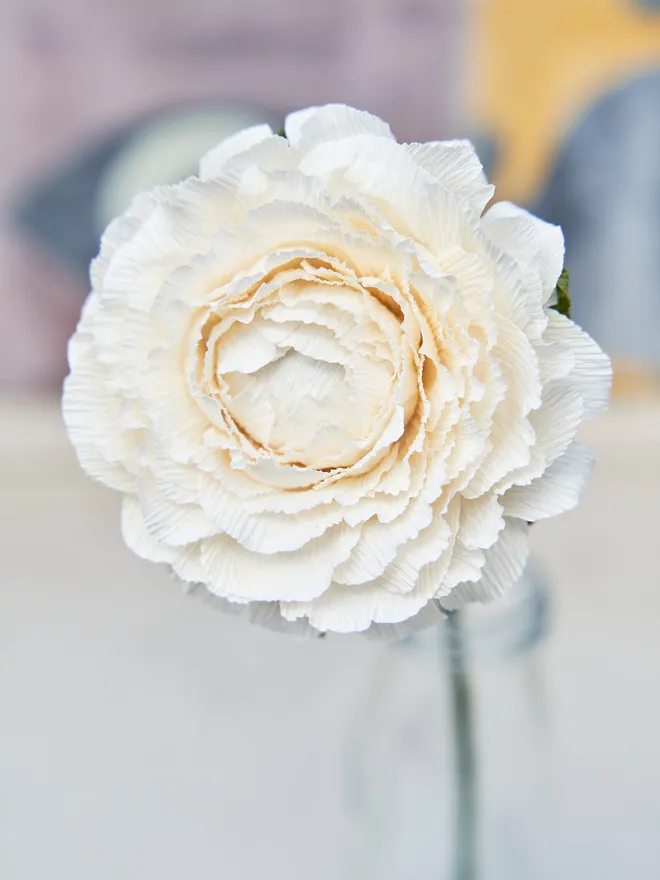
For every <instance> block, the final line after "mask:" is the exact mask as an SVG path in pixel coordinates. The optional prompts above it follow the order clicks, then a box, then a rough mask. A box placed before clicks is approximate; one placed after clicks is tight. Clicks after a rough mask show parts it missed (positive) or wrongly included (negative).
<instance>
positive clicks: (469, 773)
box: [445, 611, 477, 880]
mask: <svg viewBox="0 0 660 880" xmlns="http://www.w3.org/2000/svg"><path fill="white" fill-rule="evenodd" d="M445 613H446V614H447V620H446V622H445V626H446V628H447V642H448V645H447V647H448V654H449V676H450V681H449V688H450V700H451V713H452V722H453V732H454V759H455V762H456V768H455V769H456V773H455V812H454V821H455V827H454V852H453V870H452V874H451V877H452V878H453V880H477V766H476V743H475V729H474V714H473V703H472V695H471V687H470V679H469V674H468V669H467V663H466V650H465V633H464V629H463V620H462V614H461V613H460V612H457V611H447V612H445Z"/></svg>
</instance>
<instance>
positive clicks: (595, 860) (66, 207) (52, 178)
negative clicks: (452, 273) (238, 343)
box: [0, 0, 660, 880]
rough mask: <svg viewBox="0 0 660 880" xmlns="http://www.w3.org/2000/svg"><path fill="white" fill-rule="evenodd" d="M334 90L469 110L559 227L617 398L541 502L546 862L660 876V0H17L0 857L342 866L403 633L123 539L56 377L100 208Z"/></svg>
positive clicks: (413, 118)
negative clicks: (142, 552) (245, 606)
mask: <svg viewBox="0 0 660 880" xmlns="http://www.w3.org/2000/svg"><path fill="white" fill-rule="evenodd" d="M329 101H340V102H345V103H349V104H352V105H354V106H357V107H361V108H363V109H366V110H370V111H372V112H375V113H377V114H379V115H382V116H383V117H384V118H386V119H387V120H388V121H389V122H390V123H391V125H392V128H393V130H394V132H395V134H396V135H397V137H398V138H399V140H404V141H415V140H418V141H423V140H431V139H440V138H447V137H463V136H468V137H471V138H472V139H473V140H474V142H475V144H476V146H477V149H478V152H479V154H480V156H481V158H482V161H483V163H484V165H485V167H486V169H487V171H488V174H489V176H490V177H491V178H492V180H493V182H494V183H495V184H496V186H497V197H498V198H508V199H512V200H514V201H517V202H519V203H521V204H524V205H526V206H527V207H529V208H530V209H532V210H534V211H535V212H536V213H538V214H540V215H541V216H542V217H544V218H546V219H548V220H550V221H552V222H553V223H559V224H561V226H562V227H563V228H564V232H565V234H566V238H567V265H568V267H569V269H570V272H571V293H572V297H573V302H574V317H575V319H576V320H577V321H578V322H579V323H580V324H581V325H582V326H583V327H584V328H585V329H587V330H588V331H589V332H590V333H591V334H592V335H593V336H594V337H595V338H596V339H597V340H598V341H599V342H600V344H601V345H602V346H603V347H604V348H605V349H606V350H607V351H608V352H609V353H610V354H611V355H612V356H613V359H614V363H615V389H614V398H615V400H614V406H613V408H612V411H611V412H610V413H609V414H608V415H607V416H606V417H605V418H604V419H602V420H600V421H599V422H598V423H596V424H593V425H589V426H588V430H587V432H586V435H585V440H586V442H587V443H588V444H589V445H590V447H591V448H592V450H593V451H594V453H595V454H596V456H597V460H598V467H597V471H596V475H595V478H594V481H593V484H592V486H591V487H590V489H589V491H588V493H587V496H586V498H585V501H584V504H583V505H582V506H581V507H580V509H579V510H577V511H575V512H573V513H571V514H569V515H567V516H565V517H563V518H561V519H559V520H557V521H556V522H550V523H547V524H542V525H539V526H538V527H537V528H536V529H535V534H534V543H535V549H536V553H537V556H538V557H539V558H540V559H541V561H542V562H543V563H544V564H545V569H546V571H547V574H548V577H549V578H550V580H551V582H552V584H553V589H552V599H553V607H554V609H555V611H554V614H553V615H552V619H553V624H552V627H551V631H550V634H549V636H548V638H547V640H546V642H545V645H544V647H543V649H542V652H543V676H542V684H540V685H539V687H540V688H542V690H543V693H544V694H545V695H546V697H547V707H548V709H547V719H548V723H547V732H548V739H549V741H550V742H551V750H552V754H553V755H554V757H553V759H552V760H553V764H552V767H553V768H554V769H553V772H552V775H553V777H554V779H555V781H556V783H557V791H558V794H557V802H556V807H555V810H554V814H555V819H553V822H556V825H552V826H551V827H552V829H553V832H552V833H553V836H554V840H555V847H554V849H555V851H559V852H561V854H562V869H561V873H556V874H555V875H554V876H562V877H566V878H572V877H576V878H577V877H580V878H584V877H592V876H593V877H596V876H597V877H599V878H628V877H635V878H636V880H645V878H648V880H657V878H658V877H660V846H659V845H658V828H660V759H658V756H657V744H658V742H660V708H659V700H658V696H657V694H658V693H660V687H658V680H659V678H660V647H659V643H658V638H657V620H658V617H659V615H660V574H659V572H660V564H659V563H660V556H659V554H658V549H657V538H656V534H655V532H656V529H657V524H658V522H659V521H660V504H659V503H658V498H659V497H660V343H659V342H658V340H659V339H660V289H659V284H660V247H659V244H660V3H658V2H657V0H552V2H550V0H321V2H318V3H313V2H308V0H269V2H267V0H241V2H240V3H231V2H228V0H187V2H186V3H180V2H176V0H132V2H130V3H129V2H126V0H116V2H114V3H112V4H110V3H102V2H99V0H60V2H59V3H57V4H54V3H52V2H49V0H0V119H2V125H1V126H0V526H1V530H0V560H1V562H0V571H1V572H2V575H3V584H2V588H1V590H0V731H1V734H0V736H1V737H2V743H3V749H2V750H1V753H0V875H1V876H2V877H6V878H8V880H28V878H30V880H32V878H37V877H40V878H41V877H48V878H60V877H62V878H64V877H66V878H67V880H77V878H81V880H82V878H83V877H84V878H88V877H95V878H106V877H107V878H150V877H156V876H157V877H159V878H169V877H179V876H181V874H182V873H186V874H191V873H192V872H193V871H195V872H196V873H197V875H198V876H201V877H207V876H208V877H217V876H222V877H227V878H232V880H233V878H237V880H243V878H245V880H250V878H252V877H255V878H256V877H262V876H268V877H272V878H279V877H282V878H285V877H286V878H288V880H295V878H298V877H300V878H303V877H308V876H312V875H313V876H314V877H315V878H317V880H320V878H339V877H342V878H343V877H347V876H348V874H347V873H346V868H345V867H344V868H342V867H340V864H344V863H343V862H342V860H341V858H340V857H339V856H338V853H339V851H340V850H341V849H342V848H343V842H344V840H345V839H346V837H347V836H350V832H351V830H354V826H355V822H354V821H353V819H351V817H350V815H349V813H348V812H347V811H346V809H345V808H344V792H343V784H344V783H343V781H342V780H344V778H345V776H346V768H345V764H346V760H345V754H344V752H343V746H342V743H344V742H345V741H346V740H347V738H348V739H349V740H350V738H351V736H352V729H353V727H354V725H355V723H356V722H355V719H356V717H357V716H358V715H359V713H360V711H361V709H362V707H363V703H364V694H365V693H368V692H369V691H370V687H371V685H370V682H371V681H372V676H373V675H374V674H376V671H377V670H378V669H379V668H381V664H382V662H383V652H384V649H382V647H379V646H373V645H368V644H366V643H363V642H361V641H359V640H339V641H338V642H333V641H332V640H330V639H329V640H326V643H325V644H324V643H318V644H317V643H314V644H310V643H297V642H295V643H294V642H289V641H288V640H286V639H283V638H282V637H278V636H276V635H273V634H271V633H264V632H261V631H257V630H253V629H249V628H248V627H247V626H246V625H245V624H244V623H243V622H242V621H239V620H234V619H232V618H225V617H223V616H222V615H220V614H218V613H213V612H212V611H211V610H210V609H208V608H206V607H204V606H202V605H200V604H198V603H196V602H194V601H193V600H191V599H185V598H184V597H182V596H181V595H180V594H179V592H178V590H177V588H176V587H174V586H173V585H172V584H171V583H170V582H169V580H168V578H167V575H166V574H164V573H163V572H162V571H160V570H159V569H154V570H152V568H151V567H149V566H148V565H146V564H143V563H142V562H140V561H139V560H137V559H133V558H132V557H131V556H130V554H129V553H128V551H127V550H125V549H124V548H123V546H122V545H121V541H120V538H119V536H118V500H117V499H116V498H115V497H114V495H113V494H112V493H110V492H106V491H104V490H102V489H100V488H98V487H96V486H94V485H91V484H90V483H88V482H87V481H86V479H85V478H84V476H83V475H82V474H81V473H80V472H79V470H78V468H77V465H76V463H75V460H74V457H73V454H72V452H71V450H70V449H69V447H68V444H67V441H66V438H65V435H64V431H63V427H62V425H61V420H60V416H59V409H58V395H59V389H60V386H61V381H62V378H63V376H64V375H65V373H66V356H65V345H66V340H67V339H68V337H69V336H70V335H71V333H72V331H73V329H74V327H75V324H76V321H77V317H78V314H79V311H80V308H81V305H82V303H83V300H84V298H85V296H86V294H87V290H88V280H87V269H88V264H89V260H90V259H91V258H92V257H93V256H94V254H95V253H96V251H97V248H98V241H99V236H100V234H101V232H102V230H103V229H104V227H105V226H106V225H107V223H108V222H109V221H110V220H111V219H112V218H113V217H114V216H116V215H117V214H118V213H120V212H121V211H122V210H123V209H124V208H125V207H126V206H127V204H128V202H129V201H130V199H131V198H132V196H133V195H134V194H135V193H136V192H138V191H140V190H141V189H143V188H145V187H148V186H152V185H153V184H155V183H164V182H169V181H175V180H178V179H181V178H182V177H184V176H187V175H188V174H191V173H193V172H194V170H195V167H196V163H197V160H198V158H199V156H200V155H201V154H202V153H203V152H205V150H206V149H207V148H208V147H210V146H211V145H213V144H214V143H216V142H217V141H218V140H219V139H221V138H222V137H224V136H226V135H227V134H229V133H231V132H232V131H234V130H236V129H239V128H241V127H244V126H246V125H250V124H253V123H255V122H260V121H263V120H266V121H269V122H271V123H272V124H273V125H274V126H275V127H279V126H280V124H281V121H282V119H283V117H284V115H285V114H286V113H287V112H288V111H289V110H292V109H296V108H298V107H302V106H306V105H310V104H319V103H325V102H329ZM393 687H394V685H393ZM546 697H544V699H545V698H546ZM509 698H510V699H514V697H511V696H510V697H506V698H505V699H509ZM511 736H514V738H515V734H514V733H513V732H512V733H511ZM539 821H540V820H539ZM363 876H364V877H366V874H363ZM400 876H401V877H402V878H403V880H407V876H408V875H404V874H401V875H400ZM411 877H412V875H411ZM505 880H513V878H512V877H511V876H507V877H506V878H505ZM530 880H532V878H531V877H530Z"/></svg>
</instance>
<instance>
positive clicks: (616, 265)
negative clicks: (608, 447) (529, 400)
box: [468, 0, 660, 390]
mask: <svg viewBox="0 0 660 880" xmlns="http://www.w3.org/2000/svg"><path fill="white" fill-rule="evenodd" d="M472 10H473V13H474V14H473V16H472V17H471V18H470V24H471V29H470V33H469V38H468V45H469V59H470V73H469V79H470V90H469V91H470V104H471V108H472V119H473V121H474V122H475V123H476V130H477V132H478V135H479V137H478V141H479V143H481V144H482V156H483V158H484V159H486V160H487V164H488V165H490V172H491V175H492V177H493V179H494V182H495V183H496V184H497V186H498V193H497V194H498V198H509V199H511V200H512V201H517V202H520V203H522V204H526V205H528V206H529V207H530V208H531V209H532V210H534V211H535V212H536V213H538V214H540V216H542V217H544V218H545V219H547V220H550V221H552V222H553V223H558V224H560V225H561V226H562V227H563V229H564V233H565V236H566V241H567V251H566V263H567V266H568V268H569V270H570V273H571V295H572V298H573V316H574V318H575V319H576V320H577V321H578V323H580V324H582V325H583V326H584V327H585V328H586V329H587V330H588V331H589V332H590V333H591V334H592V335H593V336H594V337H595V338H596V339H597V340H598V341H599V342H600V343H601V345H602V346H603V347H604V348H605V349H606V350H608V351H609V352H610V353H611V354H613V355H614V358H615V379H617V378H619V379H621V378H622V377H625V376H626V375H627V376H630V377H635V376H637V377H638V378H640V379H641V378H643V377H645V376H646V377H648V381H649V382H651V383H652V386H653V388H655V389H657V377H658V368H659V367H660V345H659V344H658V338H660V247H659V246H658V243H659V242H660V0H552V2H547V0H481V2H476V3H474V4H472ZM615 385H616V383H615ZM619 388H620V389H621V390H626V387H625V383H621V382H619Z"/></svg>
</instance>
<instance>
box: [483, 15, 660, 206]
mask: <svg viewBox="0 0 660 880" xmlns="http://www.w3.org/2000/svg"><path fill="white" fill-rule="evenodd" d="M473 9H474V14H473V16H472V27H473V34H472V39H471V41H470V43H471V46H472V49H471V64H470V67H471V74H470V82H469V92H470V101H471V106H472V108H474V117H475V119H474V121H475V123H476V125H477V127H478V129H479V130H480V131H483V132H484V134H486V135H487V136H494V138H495V141H496V144H497V148H498V162H497V167H496V169H495V173H494V180H495V183H496V185H497V187H498V193H497V195H498V198H508V199H512V200H514V201H522V202H524V201H526V200H528V199H529V197H530V196H532V195H533V194H534V192H535V190H536V189H537V188H538V186H539V184H540V183H541V181H542V180H543V179H544V177H545V175H546V174H547V172H548V168H549V164H550V163H551V162H552V160H553V158H554V156H555V154H556V151H557V149H558V148H559V146H560V143H561V140H562V138H563V136H564V134H565V132H566V131H567V130H568V129H569V128H570V126H571V124H572V123H573V122H574V121H575V120H576V119H577V118H578V117H579V116H580V114H581V112H583V111H584V109H585V108H586V107H588V105H589V104H591V103H592V102H593V101H594V100H595V99H596V98H598V96H600V95H602V94H604V93H606V92H607V91H609V90H610V89H612V88H613V87H615V86H616V85H617V84H618V83H620V82H621V81H622V80H625V79H628V78H632V77H633V76H635V75H637V74H640V73H642V72H643V71H645V70H650V69H652V68H653V67H657V66H659V65H660V15H659V14H658V13H657V12H654V11H650V10H648V9H646V10H645V9H643V8H642V7H640V6H637V5H635V4H634V3H633V2H632V0H476V2H475V4H474V7H473Z"/></svg>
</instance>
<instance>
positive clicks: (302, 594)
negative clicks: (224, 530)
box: [200, 524, 360, 601]
mask: <svg viewBox="0 0 660 880" xmlns="http://www.w3.org/2000/svg"><path fill="white" fill-rule="evenodd" d="M359 537H360V530H359V529H352V528H350V527H349V526H347V525H344V524H342V525H338V526H334V527H333V528H331V529H328V530H327V531H326V532H324V534H323V535H321V537H319V538H314V539H313V540H311V541H309V542H308V543H307V544H305V545H304V546H303V547H301V548H300V549H299V550H294V551H292V552H290V553H272V554H269V555H264V554H262V553H255V552H254V551H252V550H246V549H245V548H244V547H241V545H240V544H238V543H237V542H236V541H234V539H233V538H229V537H228V536H227V535H215V536H213V537H211V538H206V539H205V540H203V541H202V542H201V543H200V551H201V565H202V568H203V570H204V578H203V583H204V584H205V586H206V588H207V589H208V590H209V592H211V593H214V594H215V595H217V596H224V597H225V598H228V599H231V598H232V597H236V596H238V597H242V598H241V599H240V600H239V601H254V600H256V601H274V600H280V601H287V600H303V601H310V600H312V599H315V598H316V597H318V596H320V595H321V594H322V593H324V592H325V591H326V590H327V589H328V587H329V586H330V583H331V582H332V573H333V571H334V569H335V568H336V567H337V566H338V565H340V564H341V563H342V562H343V561H344V560H345V559H347V558H348V555H349V553H350V552H351V550H352V549H353V547H354V546H355V544H356V543H357V541H358V539H359Z"/></svg>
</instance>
